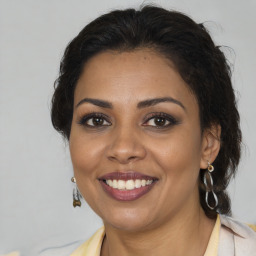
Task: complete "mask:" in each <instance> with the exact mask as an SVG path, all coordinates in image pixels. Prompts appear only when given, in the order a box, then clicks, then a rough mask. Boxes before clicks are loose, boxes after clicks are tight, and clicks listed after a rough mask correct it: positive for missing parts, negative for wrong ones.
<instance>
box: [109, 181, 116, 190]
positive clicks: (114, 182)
mask: <svg viewBox="0 0 256 256" xmlns="http://www.w3.org/2000/svg"><path fill="white" fill-rule="evenodd" d="M110 187H111V186H110ZM112 188H117V180H113V186H112Z"/></svg>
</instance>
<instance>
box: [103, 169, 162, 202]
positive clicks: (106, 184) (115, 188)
mask: <svg viewBox="0 0 256 256" xmlns="http://www.w3.org/2000/svg"><path fill="white" fill-rule="evenodd" d="M99 181H100V184H101V186H102V187H103V190H104V191H105V192H106V193H107V194H108V195H109V196H111V197H112V198H114V199H116V200H119V201H132V200H136V199H138V198H140V197H141V196H143V195H145V194H146V193H148V192H149V191H150V190H151V189H152V188H153V186H154V185H155V184H156V182H157V181H158V179H157V178H154V177H150V176H146V175H142V174H140V173H135V172H128V173H121V172H115V173H110V174H107V175H104V176H103V177H101V178H99Z"/></svg>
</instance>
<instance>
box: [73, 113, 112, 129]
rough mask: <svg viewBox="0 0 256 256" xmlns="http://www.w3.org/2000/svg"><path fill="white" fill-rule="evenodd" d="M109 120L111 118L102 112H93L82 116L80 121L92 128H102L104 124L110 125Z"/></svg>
mask: <svg viewBox="0 0 256 256" xmlns="http://www.w3.org/2000/svg"><path fill="white" fill-rule="evenodd" d="M108 120H109V119H108V118H107V117H106V116H105V115H103V114H101V113H92V114H88V115H86V116H84V117H82V118H81V119H80V120H79V122H78V123H79V124H81V125H83V126H87V127H90V128H96V127H98V128H100V127H103V126H110V125H111V122H110V121H108Z"/></svg>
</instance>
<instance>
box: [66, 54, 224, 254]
mask: <svg viewBox="0 0 256 256" xmlns="http://www.w3.org/2000/svg"><path fill="white" fill-rule="evenodd" d="M162 97H171V98H173V99H175V100H177V101H179V102H180V103H181V104H182V105H183V106H184V108H183V107H182V106H181V105H180V104H177V103H175V102H161V103H158V104H155V105H153V106H147V107H143V108H138V106H137V105H138V103H139V102H141V101H145V100H148V99H153V98H162ZM84 98H91V99H99V100H104V101H107V102H109V103H111V104H112V108H111V109H110V108H105V107H99V106H96V105H95V104H92V103H90V102H83V103H81V104H80V105H79V106H77V104H78V103H79V102H80V101H81V100H83V99H84ZM92 112H97V113H103V114H104V116H106V117H107V120H105V118H104V119H103V123H102V125H99V126H88V125H93V122H92V121H93V120H95V119H89V120H87V122H86V123H83V124H81V119H82V118H83V117H84V116H85V115H87V114H89V113H92ZM150 113H165V114H167V115H170V116H172V117H173V118H174V119H175V120H176V122H169V121H168V120H166V119H162V121H163V124H164V125H163V126H161V127H159V126H156V122H155V119H154V118H151V119H150V120H148V119H149V118H150V117H151V116H150ZM86 124H87V125H86ZM168 124H170V125H168ZM219 135H220V129H219V128H218V127H212V129H209V130H207V131H203V132H202V131H201V129H200V121H199V107H198V103H197V100H196V98H195V96H194V95H193V94H192V93H191V91H190V90H189V88H188V85H187V84H186V83H185V82H184V81H183V79H182V78H181V76H180V75H179V73H178V72H177V70H176V69H175V68H174V65H173V64H172V63H171V61H169V60H167V59H165V58H164V57H163V56H161V55H159V54H157V53H156V52H154V51H153V50H150V49H140V50H135V51H131V52H122V53H120V52H119V53H117V52H110V51H109V52H103V53H100V54H98V55H96V56H94V57H93V58H91V59H90V60H89V61H88V62H87V64H86V65H85V67H84V70H83V72H82V74H81V76H80V79H79V81H78V83H77V87H76V89H75V95H74V113H73V120H72V127H71V135H70V141H69V143H70V152H71V158H72V163H73V168H74V175H75V177H76V180H77V184H78V187H79V190H80V191H81V193H82V195H83V197H84V198H85V200H86V201H87V202H88V204H89V205H90V206H91V208H92V209H93V210H94V211H95V212H96V213H97V214H98V215H99V216H100V217H101V218H102V220H103V222H104V225H105V230H106V237H105V239H104V243H103V246H102V250H101V255H102V256H107V255H111V256H115V255H123V256H126V255H176V256H179V255H187V252H188V251H189V253H190V254H189V255H197V256H198V255H203V254H204V251H205V249H206V247H207V244H208V241H209V237H210V234H211V232H212V229H213V226H214V223H215V222H214V221H213V220H210V219H208V218H207V217H206V216H205V214H204V212H203V210H202V208H201V206H200V203H199V193H198V175H199V171H200V168H203V169H205V168H207V162H208V161H209V162H213V161H214V159H215V158H216V156H217V154H218V151H219V147H220V143H219V140H218V139H217V138H218V137H219ZM129 170H133V171H137V172H140V173H143V174H146V175H150V176H154V177H157V178H158V181H157V182H156V184H155V185H154V187H153V188H152V189H151V190H150V191H149V192H148V193H147V194H145V195H144V196H142V197H140V198H139V199H137V200H134V201H129V202H121V201H117V200H115V199H113V198H111V197H110V196H109V195H107V194H106V193H105V192H104V190H103V189H102V187H101V185H100V183H99V181H98V178H99V177H100V176H102V175H105V174H107V173H111V172H115V171H122V172H127V171H129ZM177 238H179V239H177ZM184 241H185V242H184Z"/></svg>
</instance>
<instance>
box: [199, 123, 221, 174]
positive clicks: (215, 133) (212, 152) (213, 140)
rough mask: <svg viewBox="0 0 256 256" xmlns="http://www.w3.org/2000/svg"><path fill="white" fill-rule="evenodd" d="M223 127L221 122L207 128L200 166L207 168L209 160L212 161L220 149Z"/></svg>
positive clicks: (203, 140) (204, 133)
mask: <svg viewBox="0 0 256 256" xmlns="http://www.w3.org/2000/svg"><path fill="white" fill-rule="evenodd" d="M220 135H221V127H220V125H219V124H213V125H212V126H211V127H210V128H208V129H205V131H204V132H203V138H202V154H201V162H200V168H201V169H206V168H207V167H208V162H209V163H212V162H214V160H215V159H216V157H217V156H218V154H219V151H220V144H221V143H220Z"/></svg>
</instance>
